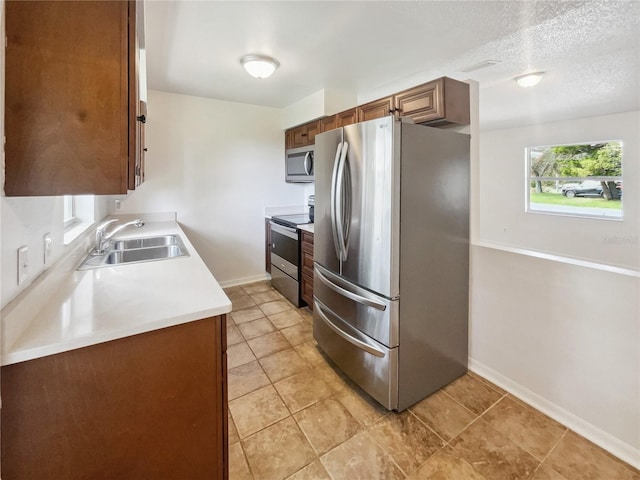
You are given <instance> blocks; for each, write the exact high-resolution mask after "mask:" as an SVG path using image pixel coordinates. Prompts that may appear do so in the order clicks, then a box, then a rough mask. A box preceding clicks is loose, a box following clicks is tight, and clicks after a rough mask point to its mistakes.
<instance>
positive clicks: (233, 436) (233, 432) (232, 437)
mask: <svg viewBox="0 0 640 480" xmlns="http://www.w3.org/2000/svg"><path fill="white" fill-rule="evenodd" d="M227 417H228V419H227V423H228V425H229V445H233V444H234V443H237V442H239V441H240V435H238V430H237V429H236V424H235V423H233V418H232V417H231V413H229V414H228V415H227Z"/></svg>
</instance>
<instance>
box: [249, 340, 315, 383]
mask: <svg viewBox="0 0 640 480" xmlns="http://www.w3.org/2000/svg"><path fill="white" fill-rule="evenodd" d="M258 361H259V362H260V365H262V368H263V370H264V371H265V372H266V374H267V375H268V376H269V379H270V380H271V381H272V382H277V381H278V380H282V379H283V378H287V377H290V376H291V375H295V374H296V373H298V372H301V371H303V370H307V369H308V368H309V364H308V363H307V362H306V361H305V360H304V359H303V358H302V357H301V356H300V355H298V352H296V351H295V350H294V349H293V348H289V349H287V350H283V351H281V352H278V353H274V354H273V355H269V356H267V357H262V358H261V359H259V360H258Z"/></svg>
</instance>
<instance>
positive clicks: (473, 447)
mask: <svg viewBox="0 0 640 480" xmlns="http://www.w3.org/2000/svg"><path fill="white" fill-rule="evenodd" d="M450 445H451V447H452V448H453V450H454V452H455V454H456V455H459V456H460V457H461V458H463V459H464V460H466V461H467V462H468V463H469V464H471V465H472V466H473V468H474V469H475V470H476V471H477V472H478V473H480V474H481V475H482V476H483V477H486V478H487V479H491V480H493V479H495V480H502V479H505V480H507V479H508V480H524V479H527V478H529V476H530V475H531V474H532V473H533V471H534V470H535V469H536V468H537V467H538V465H539V464H540V462H538V461H537V460H536V459H535V458H533V457H532V456H531V455H529V454H528V453H527V452H525V451H524V450H522V449H521V448H520V447H518V446H517V445H516V444H515V443H513V442H512V441H511V440H509V439H508V438H507V437H506V436H504V435H503V434H502V433H500V432H498V431H497V430H495V429H494V428H492V427H491V425H489V424H488V423H487V422H485V421H484V420H482V418H480V419H478V420H476V421H475V422H474V423H473V424H472V425H471V426H470V427H469V428H467V429H466V430H465V431H464V432H462V433H461V434H460V435H458V436H457V437H456V438H454V439H453V440H452V441H451V443H450Z"/></svg>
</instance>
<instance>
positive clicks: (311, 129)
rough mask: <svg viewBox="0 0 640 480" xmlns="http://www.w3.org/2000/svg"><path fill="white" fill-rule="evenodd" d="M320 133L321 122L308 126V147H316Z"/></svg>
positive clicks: (317, 121)
mask: <svg viewBox="0 0 640 480" xmlns="http://www.w3.org/2000/svg"><path fill="white" fill-rule="evenodd" d="M319 133H320V120H316V121H315V122H311V123H308V124H307V141H308V142H309V143H307V145H314V144H315V143H316V135H317V134H319Z"/></svg>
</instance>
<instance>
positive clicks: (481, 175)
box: [470, 112, 640, 467]
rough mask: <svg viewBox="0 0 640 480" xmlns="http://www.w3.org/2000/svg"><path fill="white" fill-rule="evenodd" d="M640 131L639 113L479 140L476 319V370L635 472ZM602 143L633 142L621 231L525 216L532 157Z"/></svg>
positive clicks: (638, 447)
mask: <svg viewBox="0 0 640 480" xmlns="http://www.w3.org/2000/svg"><path fill="white" fill-rule="evenodd" d="M638 131H639V123H638V112H631V113H624V114H619V115H609V116H606V117H595V118H585V119H579V120H573V121H569V122H558V123H553V124H544V125H535V126H530V127H523V128H515V129H509V130H500V131H490V132H482V133H481V135H480V159H479V165H478V169H477V172H478V173H477V174H476V175H475V176H474V178H473V180H472V181H473V184H474V185H473V188H475V189H477V192H478V196H477V198H478V203H479V204H478V205H475V206H474V207H476V208H473V209H472V211H473V212H475V215H476V216H477V217H479V218H472V222H474V221H475V222H476V223H477V225H478V232H479V233H478V238H474V239H473V243H474V245H473V246H472V250H471V318H470V366H471V368H472V369H473V370H475V371H477V372H478V373H480V374H482V375H484V376H486V377H487V378H489V379H491V380H493V381H495V382H496V383H497V384H499V385H501V386H503V387H504V388H506V389H508V390H510V391H511V392H512V393H514V394H516V395H518V396H520V397H521V398H523V399H524V400H525V401H528V402H529V403H531V404H533V405H534V406H536V407H538V408H540V409H541V410H542V411H545V412H546V413H548V414H549V415H551V416H553V417H554V418H556V419H557V420H559V421H561V422H562V423H564V424H565V425H568V426H569V427H571V428H573V429H574V430H576V431H578V432H579V433H581V434H583V435H585V436H586V437H587V438H589V439H591V440H592V441H594V442H595V443H598V444H599V445H601V446H603V447H604V448H606V449H607V450H609V451H610V452H612V453H614V454H615V455H617V456H619V457H621V458H623V459H624V460H626V461H627V462H630V463H632V464H634V465H635V466H636V467H639V466H640V460H639V459H640V278H639V277H640V275H639V274H638V265H639V264H638V255H639V250H640V248H639V245H638V238H639V237H638V235H639V224H638V221H639V218H640V209H639V208H638V207H639V196H638V191H639V187H640V181H639V176H640V173H639V172H640V166H639V153H640V149H639V148H638V147H639V146H638V142H639V139H638ZM602 139H606V140H608V139H622V140H623V141H624V158H623V173H624V186H625V199H624V209H625V213H624V221H622V222H616V221H607V220H594V219H586V218H571V217H559V216H551V215H540V214H526V213H524V188H525V182H524V180H523V179H524V175H525V168H524V147H525V146H532V145H549V144H559V143H573V142H584V141H590V140H602ZM504 227H507V231H506V232H505V231H504ZM609 238H617V239H619V240H618V241H617V242H610V241H607V239H609ZM516 249H518V250H516ZM508 250H512V251H508ZM539 252H546V253H552V254H553V255H539ZM575 259H586V260H588V262H580V261H575ZM612 265H617V266H624V267H625V269H616V268H611V266H612Z"/></svg>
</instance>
